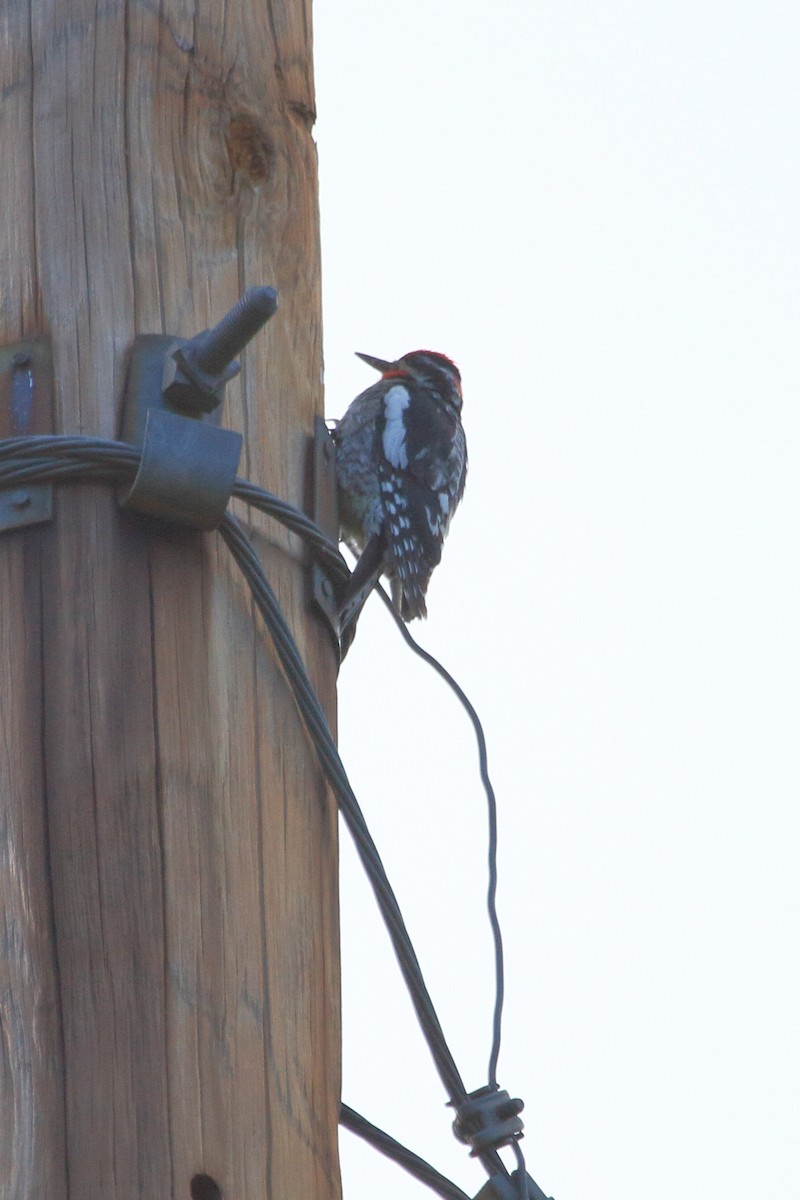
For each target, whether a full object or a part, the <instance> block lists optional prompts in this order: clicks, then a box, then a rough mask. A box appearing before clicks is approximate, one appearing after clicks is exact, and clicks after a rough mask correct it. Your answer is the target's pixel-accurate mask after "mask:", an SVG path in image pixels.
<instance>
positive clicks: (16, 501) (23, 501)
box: [8, 492, 32, 512]
mask: <svg viewBox="0 0 800 1200" xmlns="http://www.w3.org/2000/svg"><path fill="white" fill-rule="evenodd" d="M8 502H9V504H10V505H11V507H12V508H13V509H14V510H15V511H16V512H21V511H22V509H23V508H29V507H30V505H31V503H32V498H31V495H30V492H12V493H11V495H10V496H9V498H8Z"/></svg>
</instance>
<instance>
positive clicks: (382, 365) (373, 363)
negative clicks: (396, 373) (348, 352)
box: [356, 350, 394, 375]
mask: <svg viewBox="0 0 800 1200" xmlns="http://www.w3.org/2000/svg"><path fill="white" fill-rule="evenodd" d="M356 358H360V359H361V361H362V362H365V363H367V364H368V365H369V366H370V367H374V368H375V370H376V371H380V373H381V375H383V374H385V372H386V371H391V369H392V367H393V366H394V363H390V362H387V361H386V359H385V358H373V357H372V355H371V354H362V353H361V351H360V350H356Z"/></svg>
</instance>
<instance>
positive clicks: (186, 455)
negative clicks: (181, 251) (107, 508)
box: [119, 287, 278, 529]
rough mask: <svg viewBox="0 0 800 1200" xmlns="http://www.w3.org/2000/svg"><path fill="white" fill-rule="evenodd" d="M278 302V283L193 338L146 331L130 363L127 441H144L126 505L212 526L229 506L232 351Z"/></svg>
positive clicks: (237, 449) (250, 294) (235, 367)
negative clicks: (226, 405)
mask: <svg viewBox="0 0 800 1200" xmlns="http://www.w3.org/2000/svg"><path fill="white" fill-rule="evenodd" d="M277 307H278V295H277V292H276V291H275V289H274V288H271V287H257V288H250V289H249V291H247V292H245V294H244V295H243V296H242V297H241V299H240V300H239V302H238V303H237V304H236V305H235V306H234V307H233V308H232V309H231V311H230V312H229V313H228V314H227V315H226V316H225V317H223V318H222V320H221V321H220V322H219V324H218V325H215V326H214V328H213V329H207V330H205V331H204V332H203V333H199V334H197V335H196V336H195V337H193V338H189V339H188V340H187V339H186V338H175V337H169V336H164V335H162V334H144V335H142V336H140V337H137V338H136V341H135V342H134V345H133V349H132V351H131V357H130V361H129V363H128V377H127V384H126V391H125V405H124V410H123V425H122V440H123V441H124V442H127V443H128V444H130V445H133V446H138V447H141V451H142V457H141V462H140V465H139V470H138V472H137V474H136V478H135V479H134V481H133V486H132V487H131V488H130V489H129V490H128V491H127V492H126V493H124V494H123V495H121V496H120V497H119V503H120V504H121V506H122V507H123V508H132V509H135V510H136V511H137V512H142V513H146V514H148V515H149V516H153V517H161V518H163V519H165V520H168V521H176V522H178V524H181V525H193V526H194V527H195V528H197V529H214V528H215V527H216V526H217V525H218V524H219V523H220V521H221V520H222V517H223V515H224V513H225V509H226V508H227V507H228V501H229V500H230V497H231V493H232V491H233V486H234V483H235V482H236V473H237V471H238V467H239V458H240V456H241V452H242V435H241V434H240V433H235V432H234V431H232V430H230V429H221V428H220V418H221V414H222V400H223V394H224V391H225V385H226V383H228V382H229V381H230V380H231V379H233V377H234V376H235V375H238V373H239V371H240V369H241V368H240V366H239V363H238V362H236V361H235V356H236V355H237V354H238V353H239V351H240V350H243V349H244V347H245V346H246V344H247V343H248V342H249V341H250V339H251V338H252V337H253V335H254V334H255V333H257V332H258V330H259V329H261V328H262V326H263V325H264V324H265V323H266V322H267V321H268V320H269V318H270V317H271V316H272V314H273V313H274V312H275V310H276V308H277Z"/></svg>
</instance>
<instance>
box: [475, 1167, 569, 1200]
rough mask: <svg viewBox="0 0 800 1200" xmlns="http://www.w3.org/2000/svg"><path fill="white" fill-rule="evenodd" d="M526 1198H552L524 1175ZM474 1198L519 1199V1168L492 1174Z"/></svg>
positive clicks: (542, 1199)
mask: <svg viewBox="0 0 800 1200" xmlns="http://www.w3.org/2000/svg"><path fill="white" fill-rule="evenodd" d="M525 1183H526V1185H527V1192H526V1194H527V1197H528V1200H553V1197H552V1196H549V1197H548V1196H546V1195H545V1194H544V1192H543V1191H542V1189H541V1188H540V1187H539V1185H538V1183H536V1181H535V1180H533V1179H531V1177H530V1175H526V1176H525ZM475 1200H519V1170H516V1171H513V1172H512V1174H511V1177H510V1178H509V1176H507V1175H492V1176H491V1178H490V1179H488V1180H487V1182H486V1183H485V1184H484V1185H483V1187H482V1188H481V1190H480V1191H479V1192H478V1194H477V1196H476V1197H475Z"/></svg>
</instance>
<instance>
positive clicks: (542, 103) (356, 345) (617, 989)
mask: <svg viewBox="0 0 800 1200" xmlns="http://www.w3.org/2000/svg"><path fill="white" fill-rule="evenodd" d="M315 44H316V71H317V89H318V109H319V120H318V124H317V141H318V145H319V153H320V174H321V207H322V233H323V283H324V306H325V307H324V320H325V359H326V395H327V407H328V412H329V413H330V415H339V414H340V413H341V412H342V411H343V410H344V408H345V407H346V405H347V403H348V402H349V401H350V399H351V398H352V397H353V396H354V395H355V394H356V393H357V392H358V391H360V390H362V389H363V388H364V387H366V386H368V385H369V384H370V383H371V382H373V380H374V375H373V374H372V373H371V372H370V370H369V368H367V367H366V366H365V365H364V364H363V363H361V362H359V360H358V359H356V358H355V357H354V356H353V351H354V350H363V351H366V352H368V353H371V354H375V355H378V356H381V357H386V358H393V357H396V356H399V355H400V354H402V353H403V352H405V351H408V350H411V349H416V348H420V347H424V348H431V349H436V350H440V351H443V352H444V353H446V354H449V355H450V356H451V357H452V358H454V359H455V360H456V361H457V362H458V364H459V366H460V367H461V370H462V375H463V378H464V395H465V404H464V421H465V426H466V429H467V436H468V440H469V449H470V475H469V479H468V483H467V489H466V496H465V499H464V502H463V505H462V508H461V509H460V511H459V512H458V514H457V516H456V519H455V521H454V524H453V526H452V530H451V534H450V538H449V540H448V543H447V545H446V547H445V553H444V558H443V562H442V565H441V567H440V568H439V570H438V573H437V575H436V576H435V577H434V581H433V583H432V586H431V589H430V592H429V611H430V617H429V620H428V621H427V623H425V624H422V625H420V623H417V624H416V626H415V627H414V631H415V632H417V633H418V635H419V637H420V639H421V640H422V642H423V644H424V645H425V646H426V647H427V648H429V649H430V650H431V651H432V652H433V653H435V654H436V655H438V656H439V657H441V659H442V660H443V661H444V663H445V664H446V665H447V666H448V668H449V669H450V670H451V671H452V672H453V674H454V675H455V676H456V678H457V679H458V680H459V681H460V682H461V683H462V685H463V686H464V688H465V689H466V690H467V692H468V694H469V695H470V696H471V698H472V700H473V702H474V703H475V705H476V707H477V708H478V710H479V711H480V713H481V714H482V716H483V719H484V722H485V725H486V730H487V736H488V739H489V753H490V765H491V767H492V771H493V776H494V781H495V786H496V789H497V793H498V802H499V807H500V839H501V850H500V866H501V880H500V898H499V899H500V908H501V917H502V919H503V924H504V929H505V936H506V955H507V966H508V980H507V982H508V997H507V1007H506V1022H505V1032H504V1042H503V1051H502V1055H501V1060H500V1073H499V1074H500V1083H501V1086H504V1087H506V1088H507V1089H508V1090H509V1091H510V1092H511V1093H512V1094H513V1095H519V1096H522V1097H523V1099H524V1100H525V1101H526V1109H525V1114H524V1116H525V1121H526V1137H525V1140H524V1143H523V1148H524V1150H525V1153H526V1157H527V1161H528V1166H529V1170H530V1172H531V1174H532V1175H533V1176H534V1178H535V1179H536V1180H537V1181H538V1183H539V1184H540V1185H541V1186H542V1187H543V1188H544V1190H545V1191H546V1193H547V1194H548V1195H552V1196H554V1197H556V1200H674V1197H676V1196H681V1197H687V1198H689V1200H692V1198H694V1197H697V1198H698V1200H699V1198H701V1197H702V1200H751V1198H752V1197H755V1196H759V1197H762V1196H763V1197H767V1196H769V1197H780V1200H787V1198H788V1200H798V1198H800V1038H799V1037H798V1014H800V958H799V956H798V932H797V925H798V921H797V918H798V909H800V883H799V882H798V879H799V877H800V871H799V869H798V858H799V857H800V804H799V803H798V800H799V798H800V786H799V785H800V755H799V753H798V738H799V736H800V670H799V667H800V571H799V570H798V538H797V528H798V521H800V469H799V466H798V463H799V460H800V404H799V403H798V400H799V397H800V387H799V384H800V380H798V373H799V372H798V334H799V333H800V233H798V228H799V226H800V158H799V157H798V154H799V151H800V138H799V137H798V134H799V133H800V84H799V82H798V81H799V80H800V6H798V4H797V0H792V2H786V3H779V2H776V0H748V2H747V3H743V2H737V0H726V2H725V3H723V2H714V0H691V3H690V2H688V0H638V2H634V0H629V2H628V3H623V2H622V0H559V2H556V0H496V2H495V3H494V4H492V5H484V4H481V5H478V4H477V3H475V2H473V0H403V2H402V3H399V2H398V0H385V2H384V3H381V4H376V3H375V0H340V2H338V3H332V2H331V0H317V3H316V5H315ZM340 744H341V749H342V754H343V757H344V761H345V764H346V766H347V768H348V770H349V772H350V775H351V779H352V782H353V784H354V786H355V789H356V792H357V794H358V796H359V798H360V800H361V803H362V806H363V808H364V810H365V813H366V816H367V819H368V822H369V824H370V826H371V828H372V830H373V833H374V836H375V838H376V840H377V842H378V846H379V848H380V849H381V851H382V853H383V854H384V859H385V862H386V866H387V869H388V872H389V875H390V879H391V880H392V882H393V885H394V887H395V890H396V892H397V894H398V897H399V900H400V903H401V907H402V908H403V911H404V913H405V916H406V920H407V923H408V926H409V929H410V931H411V934H412V937H413V939H414V941H415V944H416V946H417V949H418V953H419V957H420V959H421V962H422V965H423V969H424V971H425V974H426V978H427V980H428V985H429V988H430V991H431V993H432V995H433V999H434V1002H435V1004H436V1005H437V1008H438V1010H439V1015H440V1018H441V1021H442V1024H443V1026H444V1029H445V1033H446V1035H447V1037H448V1039H449V1042H450V1045H451V1049H452V1050H453V1053H454V1055H455V1058H456V1061H457V1062H458V1064H459V1067H460V1069H461V1072H462V1074H463V1076H464V1078H465V1082H466V1084H467V1086H468V1087H469V1088H475V1087H478V1086H480V1085H481V1084H483V1083H485V1082H486V1071H487V1059H488V1054H489V1044H490V1019H491V1005H492V987H493V978H492V960H491V946H490V942H489V938H488V927H487V922H486V917H485V913H484V894H485V886H486V871H485V847H486V816H485V804H484V799H483V794H482V792H481V789H480V785H479V781H478V774H477V759H476V754H475V750H474V746H473V742H472V741H471V734H470V730H469V727H468V725H467V722H466V719H465V718H464V717H463V715H462V713H461V711H460V710H459V709H458V707H457V705H456V703H455V701H454V700H453V699H452V698H451V696H450V694H449V693H448V692H446V691H445V689H444V688H443V686H442V685H441V683H440V682H439V681H438V680H437V679H436V677H435V676H434V675H433V674H432V673H431V672H430V671H429V670H428V669H427V668H426V667H425V666H424V665H423V664H421V663H420V662H418V660H416V659H414V658H412V657H411V656H410V655H409V654H408V653H407V652H406V651H405V650H404V647H403V645H402V643H401V642H400V639H399V637H398V636H397V634H396V632H395V631H394V629H393V627H392V625H391V624H390V622H389V619H388V617H387V615H386V614H385V613H384V612H383V610H382V606H381V605H380V604H379V603H378V602H377V601H374V602H371V603H370V605H368V607H367V611H366V613H365V615H364V617H363V618H362V623H361V628H360V631H359V635H358V638H357V640H356V643H355V645H354V647H353V650H352V651H351V654H350V656H349V658H348V659H347V662H346V663H345V665H344V667H343V670H342V674H341V677H340ZM342 925H343V929H342V934H343V953H344V963H343V972H344V980H343V986H344V1016H345V1041H344V1055H345V1070H344V1097H345V1100H346V1101H347V1102H348V1103H349V1104H351V1105H352V1106H353V1107H355V1108H357V1109H359V1110H360V1111H362V1112H363V1113H364V1114H365V1115H366V1116H368V1117H369V1118H370V1119H371V1120H373V1121H375V1122H376V1123H377V1124H379V1125H383V1126H384V1127H385V1128H387V1129H388V1130H389V1131H390V1132H392V1133H393V1134H394V1135H395V1136H396V1137H398V1138H400V1139H401V1140H403V1141H405V1142H407V1143H408V1144H409V1145H411V1146H412V1147H413V1148H414V1149H416V1150H417V1151H418V1152H420V1153H421V1154H423V1155H424V1156H425V1157H427V1158H429V1159H430V1160H431V1161H432V1162H433V1163H434V1164H435V1165H436V1166H438V1167H439V1168H440V1169H441V1170H442V1171H444V1172H445V1173H446V1174H448V1175H449V1176H450V1177H451V1178H453V1179H454V1180H455V1181H456V1182H457V1183H458V1184H459V1185H460V1186H461V1187H463V1188H464V1190H465V1191H466V1192H468V1193H469V1194H470V1195H471V1196H474V1195H475V1194H476V1193H477V1191H478V1190H479V1188H480V1187H481V1186H482V1184H483V1182H484V1179H485V1176H484V1174H483V1172H482V1170H481V1169H480V1168H479V1167H478V1166H477V1165H476V1164H475V1163H474V1162H472V1161H471V1160H470V1159H469V1156H468V1153H467V1151H466V1150H465V1149H464V1148H463V1147H462V1146H460V1145H459V1144H458V1143H457V1142H456V1141H455V1140H454V1139H453V1137H452V1134H451V1132H450V1120H451V1113H450V1110H448V1109H446V1108H445V1107H444V1101H445V1099H446V1097H445V1096H444V1094H443V1091H442V1087H441V1084H440V1082H439V1079H438V1076H437V1075H436V1073H435V1071H434V1069H433V1067H432V1065H431V1064H430V1060H429V1058H428V1055H427V1052H426V1050H425V1047H424V1044H423V1042H422V1039H421V1036H420V1035H419V1033H418V1031H417V1027H416V1023H415V1019H414V1016H413V1013H412V1010H411V1007H410V1004H409V1002H408V1000H407V998H406V996H405V992H404V989H403V983H402V980H401V977H400V974H399V971H398V969H397V967H396V964H395V962H394V958H393V956H392V952H391V950H390V949H389V943H388V938H387V936H386V934H385V933H384V931H383V929H382V926H381V925H380V921H379V918H378V917H377V915H376V911H375V907H374V903H373V900H372V895H371V893H370V891H369V889H368V886H367V885H366V884H365V883H364V881H363V879H362V876H361V869H360V866H359V864H358V862H357V860H356V858H355V856H354V854H353V853H352V850H351V847H350V844H349V840H348V837H347V834H346V833H343V836H342ZM341 1140H342V1158H343V1176H344V1185H345V1196H346V1198H347V1200H373V1198H374V1197H381V1200H401V1198H402V1200H415V1198H416V1197H419V1198H420V1200H424V1198H425V1197H426V1196H428V1195H431V1193H428V1192H427V1190H426V1189H424V1188H422V1187H421V1185H419V1184H417V1183H415V1182H414V1181H413V1180H411V1179H410V1178H409V1177H408V1176H406V1175H405V1174H404V1173H403V1172H402V1171H400V1170H399V1168H397V1167H395V1166H393V1165H392V1164H388V1163H386V1162H385V1160H383V1159H382V1158H381V1157H380V1156H379V1155H377V1154H376V1153H375V1152H374V1151H372V1150H371V1149H369V1148H367V1147H362V1145H361V1143H359V1142H358V1141H357V1140H356V1139H354V1138H353V1137H352V1136H351V1135H350V1134H348V1133H344V1132H343V1133H342V1139H341Z"/></svg>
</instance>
